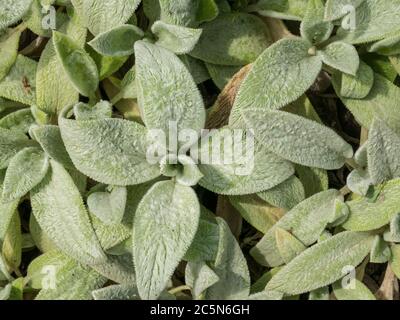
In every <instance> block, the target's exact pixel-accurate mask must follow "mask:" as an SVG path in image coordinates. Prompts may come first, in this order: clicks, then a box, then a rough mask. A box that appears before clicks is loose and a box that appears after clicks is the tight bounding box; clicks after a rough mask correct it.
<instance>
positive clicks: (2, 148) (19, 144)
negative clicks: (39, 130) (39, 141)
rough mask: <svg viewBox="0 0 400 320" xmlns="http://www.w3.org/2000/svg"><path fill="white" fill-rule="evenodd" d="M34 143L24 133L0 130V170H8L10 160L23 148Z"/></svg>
mask: <svg viewBox="0 0 400 320" xmlns="http://www.w3.org/2000/svg"><path fill="white" fill-rule="evenodd" d="M32 145H33V143H32V141H31V140H29V139H28V137H27V136H26V135H25V134H23V133H22V132H13V131H11V130H8V129H3V128H0V168H1V169H5V168H7V166H8V164H9V162H10V160H11V159H12V158H13V157H14V156H15V155H16V154H17V153H18V152H19V151H21V150H22V149H23V148H25V147H30V146H32Z"/></svg>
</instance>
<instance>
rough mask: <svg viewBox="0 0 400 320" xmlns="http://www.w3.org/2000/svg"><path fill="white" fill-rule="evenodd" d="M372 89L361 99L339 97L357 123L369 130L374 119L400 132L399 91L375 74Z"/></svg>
mask: <svg viewBox="0 0 400 320" xmlns="http://www.w3.org/2000/svg"><path fill="white" fill-rule="evenodd" d="M374 78H375V79H374V82H373V86H372V89H371V90H370V92H369V94H368V95H367V96H366V97H365V98H363V99H356V98H345V97H341V99H342V101H343V103H344V104H345V105H346V107H347V108H348V109H349V110H350V111H351V113H352V114H353V115H354V116H355V118H356V119H357V121H358V122H359V123H360V124H361V125H363V126H365V127H366V128H370V127H371V125H372V121H373V120H374V118H380V119H382V120H384V121H385V122H386V123H387V125H389V127H391V128H392V129H393V130H395V131H400V116H399V115H400V114H399V103H398V101H399V100H400V89H399V88H398V87H397V86H395V85H394V84H393V83H391V82H390V81H389V80H387V79H386V78H384V77H383V76H381V75H379V74H377V73H375V74H374Z"/></svg>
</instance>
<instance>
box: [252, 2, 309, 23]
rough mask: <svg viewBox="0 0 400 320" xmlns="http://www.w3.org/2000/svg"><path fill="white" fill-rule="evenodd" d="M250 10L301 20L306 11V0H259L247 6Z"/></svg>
mask: <svg viewBox="0 0 400 320" xmlns="http://www.w3.org/2000/svg"><path fill="white" fill-rule="evenodd" d="M249 9H250V10H252V11H257V12H258V13H259V14H261V15H265V16H267V17H273V18H279V19H288V20H301V18H302V17H304V16H305V14H306V11H307V1H304V0H276V1H270V0H260V1H258V2H257V3H256V4H255V5H253V6H249Z"/></svg>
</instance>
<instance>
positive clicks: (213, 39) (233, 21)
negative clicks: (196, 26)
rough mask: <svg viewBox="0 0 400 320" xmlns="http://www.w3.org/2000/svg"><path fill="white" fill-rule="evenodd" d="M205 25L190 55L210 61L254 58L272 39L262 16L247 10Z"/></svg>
mask: <svg viewBox="0 0 400 320" xmlns="http://www.w3.org/2000/svg"><path fill="white" fill-rule="evenodd" d="M202 28H203V33H202V35H201V37H200V40H199V42H198V43H197V45H196V46H195V48H194V49H193V51H191V52H190V55H192V56H193V57H195V58H197V59H200V60H203V61H205V62H208V63H213V64H220V65H233V66H240V65H244V64H248V63H251V62H253V61H255V60H256V59H257V57H258V56H259V55H260V54H261V53H262V52H263V51H264V50H265V49H267V47H268V46H269V45H270V44H271V42H272V41H271V37H270V34H269V31H268V29H267V27H266V26H265V24H264V23H263V22H262V20H260V19H259V18H258V17H256V16H253V15H250V14H247V13H229V14H223V15H220V16H219V17H218V18H216V19H215V20H213V21H211V22H208V23H205V24H203V25H202ZM220 30H224V32H220Z"/></svg>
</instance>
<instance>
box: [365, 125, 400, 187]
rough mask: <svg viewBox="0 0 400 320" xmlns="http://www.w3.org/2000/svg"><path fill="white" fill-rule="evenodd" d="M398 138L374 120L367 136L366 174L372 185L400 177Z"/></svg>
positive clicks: (399, 142) (399, 137)
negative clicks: (367, 173)
mask: <svg viewBox="0 0 400 320" xmlns="http://www.w3.org/2000/svg"><path fill="white" fill-rule="evenodd" d="M399 153H400V136H398V135H397V134H396V133H395V132H393V131H392V130H391V129H390V128H389V127H388V126H387V125H386V124H385V122H384V121H381V120H379V119H375V120H374V121H373V122H372V126H371V128H370V132H369V135H368V172H369V175H370V177H371V179H372V182H373V184H380V183H383V182H385V181H388V180H391V179H394V178H398V177H400V159H399V157H398V155H399Z"/></svg>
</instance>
